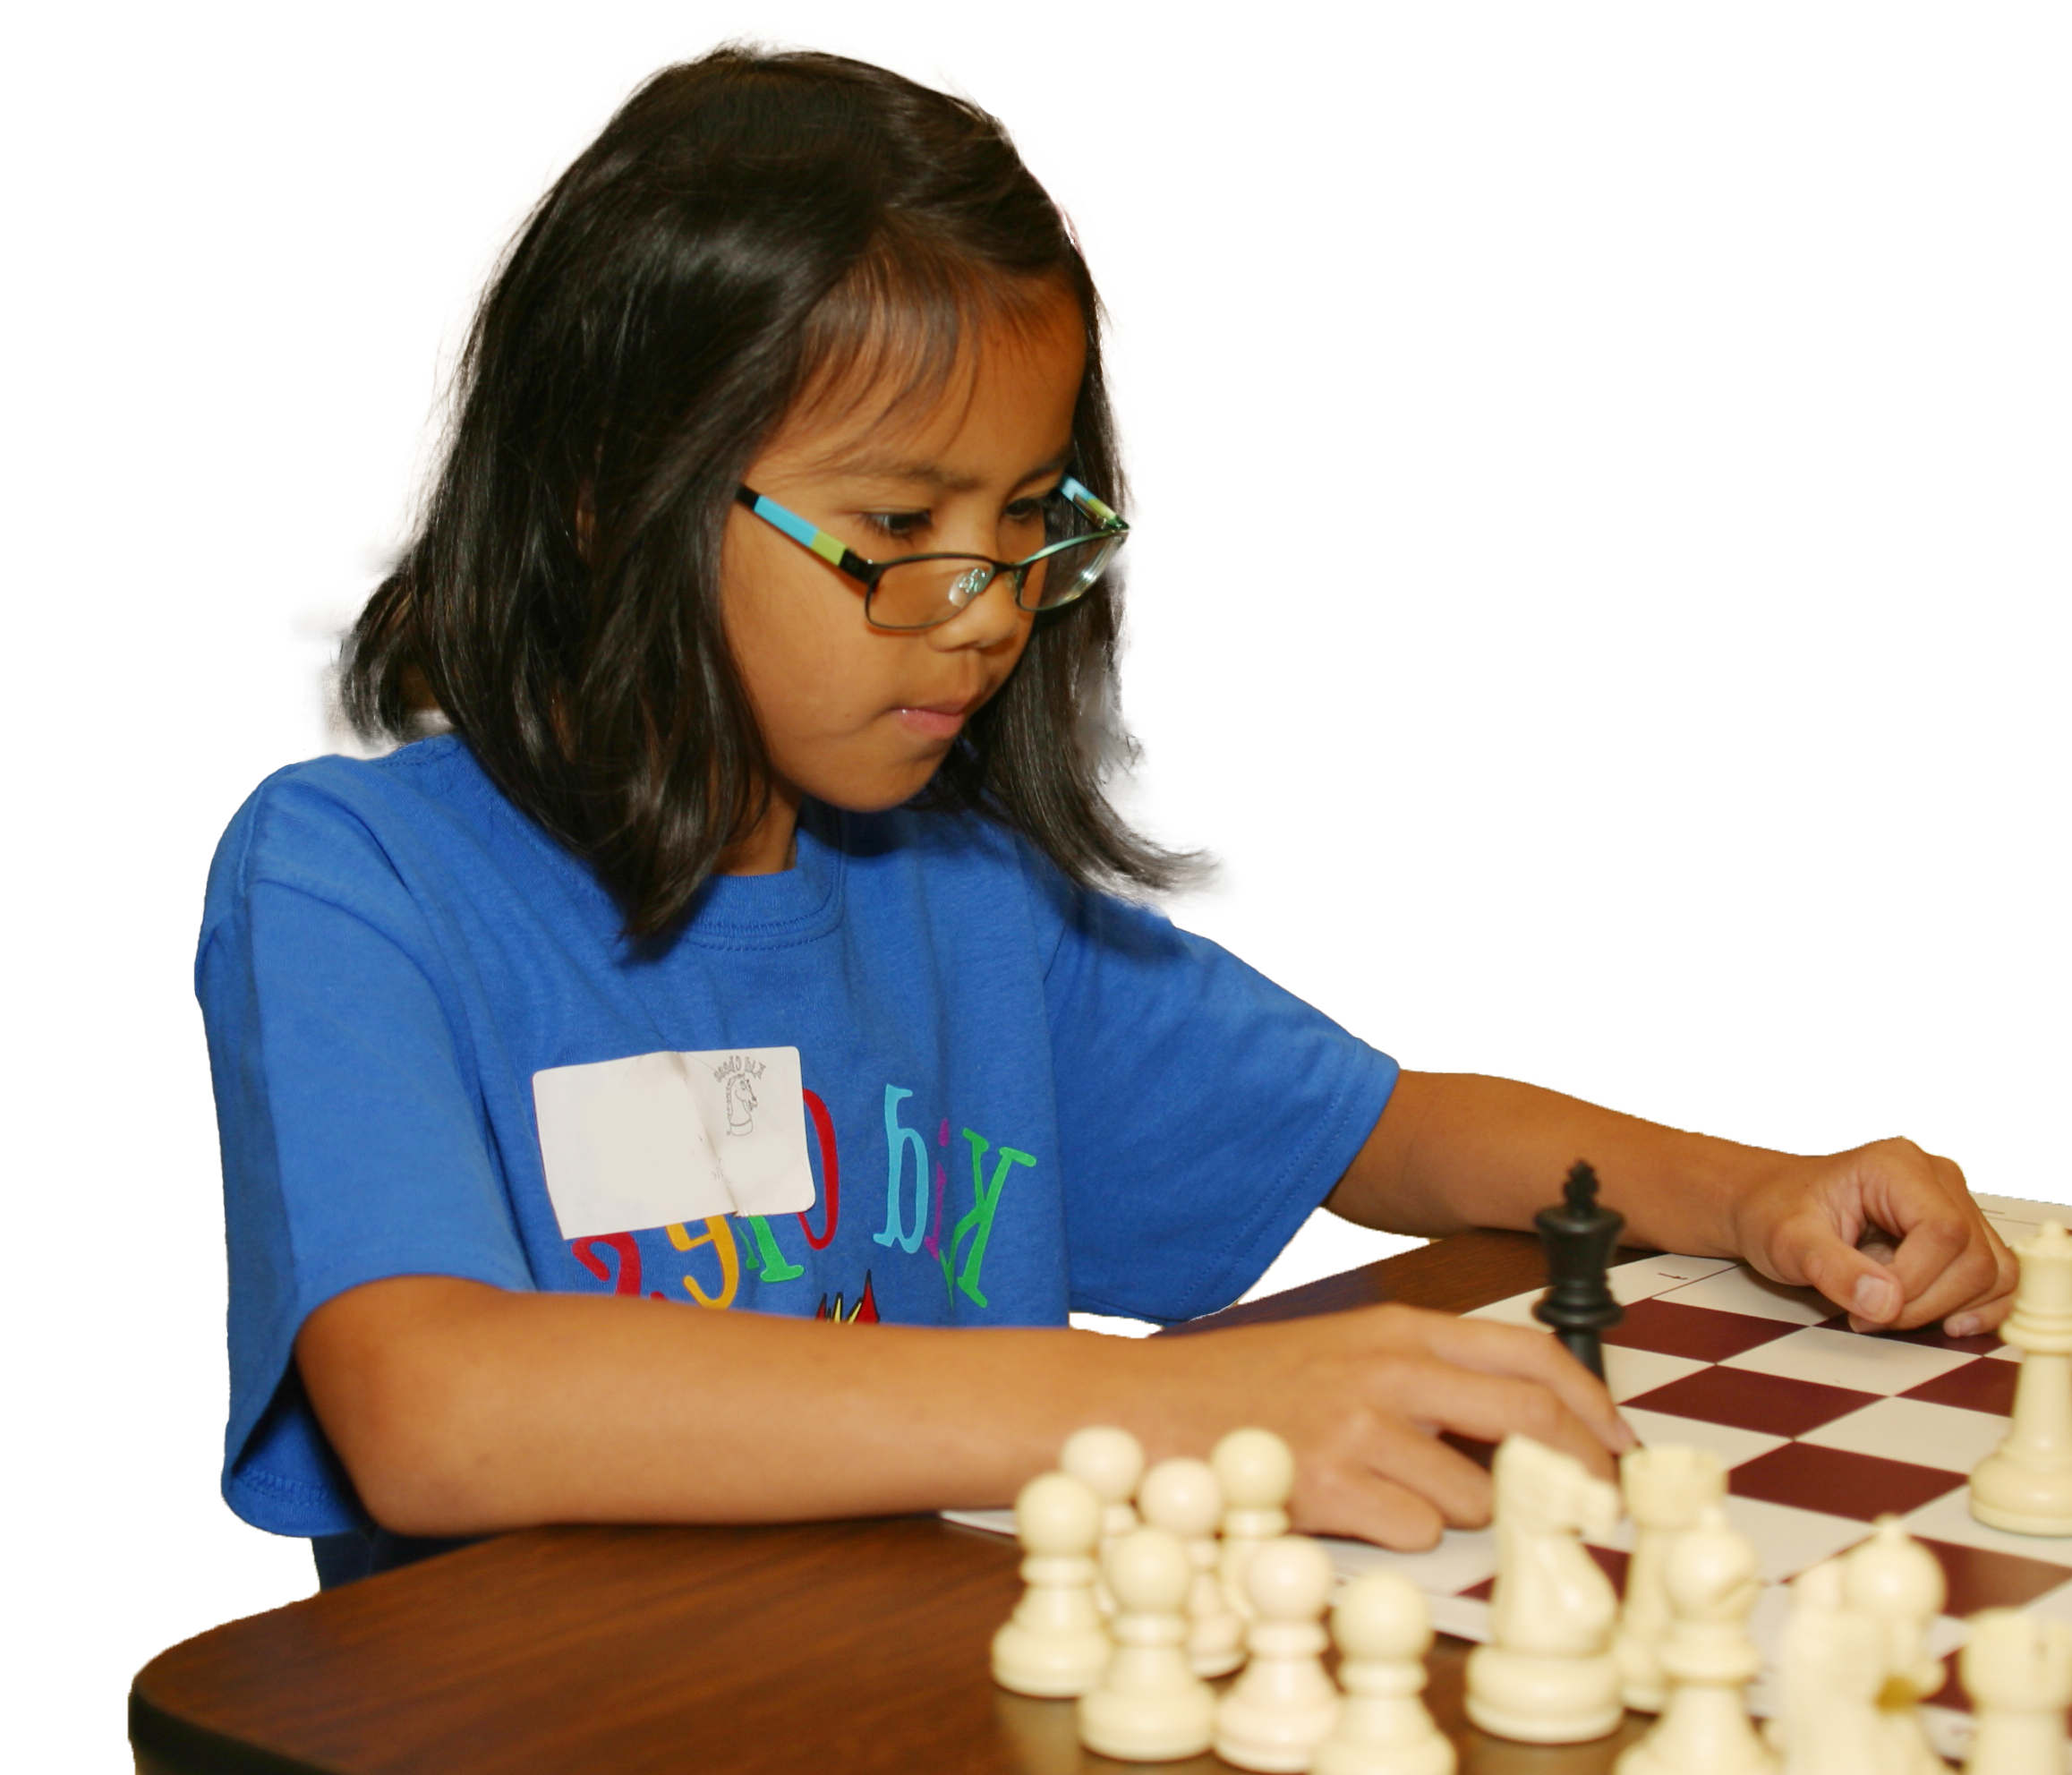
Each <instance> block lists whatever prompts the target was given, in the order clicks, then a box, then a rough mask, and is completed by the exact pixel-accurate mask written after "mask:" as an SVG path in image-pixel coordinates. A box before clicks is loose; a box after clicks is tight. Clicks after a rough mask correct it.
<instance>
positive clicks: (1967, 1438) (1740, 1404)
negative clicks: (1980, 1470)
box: [1327, 1197, 2072, 1755]
mask: <svg viewBox="0 0 2072 1775" xmlns="http://www.w3.org/2000/svg"><path fill="white" fill-rule="evenodd" d="M1979 1203H1980V1206H1981V1207H1982V1208H1983V1209H1984V1210H1985V1211H1986V1215H1987V1217H1988V1219H1989V1220H1991V1222H1992V1223H1993V1225H1995V1226H1996V1227H1997V1228H1998V1229H1999V1230H2000V1233H2001V1236H2002V1237H2004V1238H2006V1239H2008V1241H2009V1242H2014V1241H2016V1240H2020V1239H2025V1238H2026V1237H2028V1236H2029V1235H2030V1234H2031V1233H2034V1231H2035V1230H2036V1229H2037V1227H2038V1226H2039V1225H2041V1223H2042V1220H2043V1219H2044V1218H2045V1217H2046V1216H2049V1217H2053V1218H2055V1217H2061V1216H2064V1215H2065V1213H2066V1210H2063V1209H2050V1208H2045V1207H2043V1206H2042V1205H2041V1204H2037V1203H2031V1202H2019V1201H2014V1200H2010V1199H2005V1198H1996V1197H1980V1198H1979ZM1611 1282H1612V1289H1613V1293H1615V1294H1616V1296H1617V1298H1618V1299H1619V1301H1620V1302H1621V1303H1622V1304H1623V1305H1624V1308H1625V1318H1624V1321H1623V1322H1622V1323H1621V1324H1620V1325H1619V1326H1618V1327H1616V1329H1614V1330H1613V1331H1612V1332H1611V1333H1609V1334H1608V1336H1607V1338H1606V1340H1605V1377H1606V1380H1607V1383H1608V1385H1609V1386H1610V1387H1611V1392H1612V1397H1613V1398H1614V1399H1615V1400H1616V1401H1617V1402H1618V1404H1619V1409H1620V1410H1621V1411H1622V1412H1624V1415H1625V1417H1626V1420H1627V1421H1628V1422H1629V1423H1631V1424H1632V1425H1633V1429H1634V1430H1635V1431H1636V1432H1637V1433H1638V1434H1639V1436H1640V1438H1641V1441H1642V1442H1644V1443H1647V1444H1650V1446H1653V1445H1667V1444H1675V1443H1681V1444H1685V1445H1691V1446H1698V1447H1701V1448H1710V1449H1711V1450H1713V1451H1714V1452H1715V1453H1716V1454H1718V1456H1719V1458H1720V1460H1721V1461H1722V1462H1723V1463H1725V1464H1726V1467H1727V1492H1728V1497H1727V1515H1728V1517H1729V1519H1730V1520H1731V1521H1732V1522H1733V1523H1734V1525H1735V1527H1736V1528H1738V1529H1739V1530H1740V1531H1741V1532H1743V1533H1744V1534H1745V1535H1746V1536H1748V1538H1749V1539H1750V1540H1752V1542H1753V1543H1754V1545H1755V1547H1756V1549H1757V1553H1758V1556H1759V1557H1760V1559H1761V1570H1762V1574H1763V1577H1764V1578H1765V1580H1766V1581H1767V1583H1768V1585H1769V1588H1768V1589H1767V1590H1766V1592H1765V1594H1764V1596H1763V1598H1762V1600H1761V1603H1760V1604H1759V1606H1758V1608H1757V1610H1756V1614H1755V1618H1754V1621H1753V1623H1752V1625H1753V1627H1754V1630H1755V1636H1756V1638H1757V1640H1758V1642H1759V1643H1761V1644H1762V1645H1763V1646H1764V1647H1765V1650H1766V1651H1772V1650H1774V1648H1775V1646H1776V1645H1777V1643H1778V1640H1779V1637H1780V1635H1781V1634H1782V1630H1783V1627H1784V1623H1785V1618H1786V1614H1787V1613H1788V1609H1789V1600H1788V1595H1787V1593H1786V1592H1785V1591H1784V1590H1783V1589H1781V1588H1779V1586H1781V1585H1782V1584H1784V1583H1785V1582H1786V1580H1788V1579H1790V1578H1792V1577H1794V1576H1795V1575H1796V1574H1799V1573H1800V1572H1803V1571H1804V1570H1805V1569H1806V1568H1807V1567H1808V1566H1813V1565H1817V1564H1818V1563H1819V1562H1820V1561H1821V1560H1822V1559H1826V1558H1828V1557H1831V1556H1832V1555H1834V1554H1837V1553H1840V1552H1842V1551H1843V1550H1845V1549H1847V1548H1849V1547H1852V1546H1854V1545H1855V1543H1856V1542H1857V1541H1859V1540H1863V1539H1864V1538H1865V1537H1866V1536H1867V1535H1869V1533H1870V1532H1871V1524H1872V1521H1873V1519H1874V1518H1876V1517H1879V1516H1881V1515H1886V1514H1888V1513H1890V1514H1891V1515H1897V1517H1898V1518H1899V1519H1900V1522H1901V1523H1902V1524H1903V1525H1904V1526H1905V1528H1906V1531H1907V1532H1908V1533H1909V1534H1911V1535H1913V1536H1914V1538H1915V1539H1916V1540H1919V1541H1921V1542H1922V1543H1923V1545H1924V1546H1925V1547H1926V1548H1927V1549H1928V1550H1929V1551H1930V1552H1931V1553H1932V1554H1934V1555H1935V1557H1936V1558H1937V1559H1938V1560H1939V1561H1940V1563H1941V1566H1942V1569H1943V1573H1944V1575H1945V1576H1946V1577H1947V1578H1948V1583H1949V1601H1948V1614H1946V1615H1945V1616H1944V1617H1942V1619H1941V1620H1940V1621H1939V1622H1938V1623H1937V1624H1936V1636H1935V1641H1934V1644H1935V1649H1936V1651H1938V1652H1939V1653H1940V1654H1942V1655H1944V1656H1945V1657H1946V1658H1948V1662H1949V1665H1950V1668H1951V1672H1952V1674H1951V1677H1950V1680H1949V1681H1948V1683H1947V1684H1946V1685H1945V1686H1944V1689H1943V1691H1942V1692H1941V1693H1940V1694H1938V1695H1937V1696H1935V1697H1934V1702H1933V1705H1932V1707H1931V1736H1932V1737H1935V1738H1936V1739H1937V1741H1938V1746H1939V1748H1940V1749H1942V1750H1943V1751H1944V1753H1945V1754H1950V1755H1958V1754H1962V1750H1963V1746H1964V1744H1965V1738H1966V1736H1967V1728H1968V1724H1969V1721H1968V1717H1967V1715H1966V1712H1965V1709H1966V1702H1965V1698H1964V1696H1963V1694H1962V1692H1961V1690H1960V1689H1959V1688H1958V1687H1957V1682H1956V1679H1955V1675H1954V1668H1955V1655H1954V1654H1955V1651H1956V1649H1957V1646H1958V1645H1959V1644H1960V1643H1961V1642H1962V1639H1963V1628H1962V1626H1961V1623H1960V1622H1959V1621H1958V1620H1957V1618H1956V1617H1961V1616H1965V1615H1969V1614H1971V1613H1973V1612H1974V1611H1975V1610H1977V1609H1989V1608H2018V1609H2027V1610H2031V1611H2033V1612H2035V1613H2038V1614H2042V1615H2048V1616H2052V1617H2056V1618H2058V1619H2059V1620H2063V1621H2065V1622H2067V1623H2068V1624H2072V1537H2068V1538H2067V1539H2065V1540H2055V1539H2045V1538H2041V1537H2035V1536H2029V1535H2017V1534H2008V1533H2004V1532H2001V1531H2000V1530H1997V1529H1990V1528H1987V1527H1986V1526H1985V1525H1984V1524H1983V1523H1979V1522H1976V1521H1974V1519H1973V1517H1972V1515H1971V1511H1970V1507H1969V1503H1968V1498H1967V1494H1966V1480H1967V1477H1968V1475H1969V1473H1970V1472H1971V1470H1972V1468H1973V1467H1974V1466H1975V1465H1977V1464H1978V1463H1979V1462H1980V1461H1982V1460H1983V1459H1984V1458H1985V1456H1986V1455H1989V1454H1991V1452H1992V1451H1993V1449H1994V1448H1996V1447H1997V1446H1999V1445H2000V1438H2002V1437H2003V1436H2004V1435H2005V1434H2006V1433H2007V1428H2008V1412H2009V1411H2010V1410H2011V1409H2012V1406H2013V1403H2014V1394H2015V1382H2016V1379H2017V1376H2018V1374H2019V1372H2020V1363H2019V1361H2018V1358H2017V1353H2016V1352H2015V1351H2013V1350H2011V1349H2008V1348H2007V1347H2006V1346H2005V1345H2003V1344H2001V1343H2000V1339H1999V1337H1998V1336H1995V1335H1991V1334H1989V1335H1988V1336H1982V1337H1967V1338H1952V1337H1946V1336H1943V1335H1942V1334H1941V1333H1940V1332H1939V1331H1932V1330H1931V1331H1915V1332H1903V1333H1897V1334H1893V1335H1889V1336H1860V1335H1859V1334H1857V1333H1855V1332H1853V1331H1851V1330H1849V1329H1848V1327H1847V1324H1846V1320H1845V1319H1844V1318H1841V1317H1840V1316H1839V1315H1838V1314H1837V1313H1836V1312H1835V1310H1834V1309H1833V1307H1832V1306H1831V1305H1830V1304H1829V1302H1827V1301H1823V1300H1822V1299H1820V1296H1819V1295H1817V1294H1815V1293H1812V1292H1811V1291H1810V1290H1805V1289H1796V1288H1786V1287H1782V1286H1780V1285H1779V1284H1776V1283H1772V1282H1769V1281H1768V1280H1766V1279H1764V1278H1763V1277H1761V1276H1757V1275H1756V1274H1755V1273H1754V1272H1753V1271H1752V1270H1750V1269H1747V1268H1745V1267H1742V1266H1740V1265H1737V1264H1732V1263H1727V1262H1722V1261H1719V1260H1718V1259H1701V1258H1675V1257H1663V1258H1649V1259H1642V1260H1641V1261H1640V1262H1638V1263H1631V1264H1625V1265H1623V1266H1621V1267H1617V1268H1616V1269H1614V1270H1613V1271H1612V1273H1611ZM1539 1293H1540V1291H1539V1290H1537V1289H1535V1290H1533V1291H1532V1292H1531V1293H1525V1294H1519V1295H1514V1296H1513V1297H1512V1298H1511V1299H1510V1300H1507V1301H1497V1302H1496V1303H1495V1304H1494V1305H1492V1306H1488V1307H1484V1308H1482V1309H1480V1310H1479V1311H1477V1312H1475V1313H1473V1314H1471V1315H1470V1317H1471V1318H1489V1319H1496V1320H1498V1321H1501V1322H1505V1323H1510V1324H1516V1325H1526V1326H1531V1325H1533V1324H1535V1323H1536V1321H1535V1320H1534V1319H1533V1318H1532V1315H1531V1310H1532V1306H1533V1303H1534V1302H1535V1301H1537V1300H1538V1299H1539ZM1632 1534H1633V1529H1632V1525H1631V1523H1625V1524H1623V1525H1622V1526H1621V1529H1620V1532H1619V1534H1618V1535H1617V1536H1616V1537H1615V1538H1614V1539H1613V1540H1612V1541H1610V1542H1609V1543H1608V1544H1607V1545H1605V1546H1602V1547H1593V1548H1592V1549H1591V1552H1592V1554H1593V1556H1594V1557H1596V1558H1597V1559H1598V1561H1599V1564H1600V1565H1601V1566H1604V1568H1605V1570H1606V1572H1607V1574H1609V1575H1610V1577H1611V1578H1612V1581H1613V1583H1615V1584H1618V1583H1621V1582H1622V1581H1623V1579H1624V1571H1625V1564H1626V1555H1627V1549H1630V1548H1631V1546H1632V1544H1633V1543H1632ZM1327 1544H1328V1545H1329V1547H1330V1548H1331V1550H1332V1553H1333V1556H1334V1561H1335V1563H1336V1564H1337V1566H1338V1568H1339V1570H1340V1571H1341V1573H1343V1574H1351V1573H1354V1572H1360V1571H1369V1570H1373V1569H1376V1568H1377V1567H1386V1568H1388V1569H1391V1570H1394V1571H1398V1572H1400V1573H1402V1574H1403V1575H1404V1576H1406V1577H1408V1578H1410V1579H1411V1581H1412V1582H1413V1583H1416V1584H1417V1585H1418V1586H1419V1587H1420V1589H1421V1590H1423V1591H1424V1592H1425V1593H1426V1595H1427V1596H1428V1597H1429V1598H1430V1599H1431V1600H1432V1613H1433V1621H1434V1625H1435V1626H1437V1627H1439V1628H1440V1629H1441V1631H1443V1632H1446V1633H1452V1634H1459V1635H1461V1636H1462V1637H1463V1638H1468V1639H1476V1640H1481V1639H1487V1638H1488V1596H1489V1593H1490V1591H1491V1589H1492V1588H1493V1584H1494V1580H1495V1576H1496V1541H1495V1535H1494V1532H1492V1531H1488V1530H1482V1531H1479V1532H1449V1533H1448V1534H1447V1535H1446V1536H1445V1539H1444V1540H1442V1542H1441V1543H1440V1545H1439V1546H1438V1547H1437V1549H1434V1550H1433V1551H1431V1552H1429V1553H1419V1554H1402V1553H1391V1552H1388V1551H1386V1549H1380V1548H1376V1547H1369V1546H1368V1545H1366V1544H1365V1543H1363V1542H1359V1541H1343V1540H1333V1541H1330V1542H1329V1543H1327ZM1775 1699H1776V1688H1775V1681H1774V1676H1773V1674H1772V1673H1770V1672H1767V1671H1766V1673H1765V1676H1764V1677H1763V1678H1762V1679H1761V1681H1759V1682H1758V1684H1757V1685H1756V1687H1755V1689H1754V1691H1753V1692H1752V1704H1753V1706H1754V1708H1755V1711H1757V1712H1759V1713H1768V1712H1770V1711H1774V1705H1775Z"/></svg>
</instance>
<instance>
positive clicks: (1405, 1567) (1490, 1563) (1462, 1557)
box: [1319, 1529, 1496, 1596]
mask: <svg viewBox="0 0 2072 1775" xmlns="http://www.w3.org/2000/svg"><path fill="white" fill-rule="evenodd" d="M1319 1540H1320V1541H1321V1542H1322V1545H1323V1548H1324V1550H1325V1551H1326V1553H1328V1554H1329V1555H1330V1556H1331V1564H1332V1566H1334V1568H1335V1569H1336V1571H1337V1573H1338V1574H1339V1575H1340V1576H1341V1577H1357V1576H1358V1575H1359V1574H1360V1573H1362V1572H1394V1574H1396V1575H1397V1576H1398V1577H1402V1578H1407V1579H1408V1580H1409V1581H1410V1582H1411V1583H1413V1584H1415V1585H1416V1586H1417V1587H1418V1588H1419V1589H1420V1590H1421V1591H1422V1592H1424V1593H1425V1594H1426V1595H1427V1596H1456V1595H1458V1594H1459V1593H1460V1592H1462V1591H1464V1590H1471V1589H1473V1588H1474V1587H1475V1585H1477V1584H1479V1583H1481V1582H1482V1580H1483V1579H1484V1578H1492V1577H1495V1576H1496V1530H1494V1529H1448V1530H1447V1531H1446V1532H1445V1533H1444V1534H1442V1535H1441V1536H1440V1537H1439V1544H1438V1545H1437V1547H1435V1548H1433V1549H1430V1550H1429V1551H1428V1552H1425V1553H1398V1552H1396V1551H1394V1549H1391V1548H1386V1547H1376V1546H1373V1545H1372V1544H1371V1543H1369V1542H1368V1541H1364V1540H1343V1539H1341V1538H1340V1537H1338V1536H1336V1535H1323V1536H1320V1537H1319Z"/></svg>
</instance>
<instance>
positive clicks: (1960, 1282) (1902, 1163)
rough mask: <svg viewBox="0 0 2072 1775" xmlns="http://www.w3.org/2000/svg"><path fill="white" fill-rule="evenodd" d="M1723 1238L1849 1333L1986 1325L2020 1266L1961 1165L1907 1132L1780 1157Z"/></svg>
mask: <svg viewBox="0 0 2072 1775" xmlns="http://www.w3.org/2000/svg"><path fill="white" fill-rule="evenodd" d="M1733 1221H1734V1225H1733V1233H1732V1243H1733V1246H1734V1249H1735V1250H1738V1251H1740V1253H1741V1254H1742V1256H1743V1257H1744V1258H1745V1259H1747V1261H1748V1262H1750V1263H1751V1264H1752V1265H1754V1266H1755V1267H1756V1268H1757V1269H1759V1270H1761V1272H1762V1273H1763V1274H1764V1275H1765V1276H1769V1277H1771V1278H1772V1279H1773V1280H1775V1281H1778V1282H1785V1283H1791V1284H1796V1285H1802V1286H1811V1287H1814V1288H1817V1289H1819V1290H1820V1293H1823V1294H1825V1295H1826V1296H1827V1297H1828V1299H1829V1300H1830V1301H1834V1302H1835V1304H1836V1305H1837V1306H1838V1307H1840V1308H1841V1309H1842V1310H1844V1311H1845V1312H1846V1313H1847V1314H1848V1315H1849V1323H1850V1324H1851V1325H1852V1326H1853V1327H1855V1329H1856V1330H1858V1331H1881V1330H1911V1329H1912V1328H1913V1327H1915V1326H1921V1325H1931V1324H1933V1323H1934V1322H1935V1321H1936V1320H1938V1319H1940V1320H1941V1321H1942V1328H1943V1329H1944V1330H1945V1331H1946V1332H1948V1334H1949V1335H1950V1336H1952V1337H1968V1336H1972V1335H1974V1333H1977V1332H1982V1331H1990V1330H1991V1329H1992V1328H1993V1327H1995V1326H1997V1325H1999V1324H2000V1321H2001V1320H2002V1319H2003V1318H2006V1317H2007V1315H2008V1309H2009V1307H2011V1306H2012V1305H2013V1303H2014V1301H2013V1297H2014V1291H2015V1284H2016V1283H2017V1281H2019V1280H2020V1271H2019V1269H2018V1267H2017V1265H2016V1262H2015V1259H2014V1256H2013V1254H2012V1253H2011V1252H2010V1251H2009V1250H2008V1248H2007V1246H2006V1245H2004V1244H2003V1243H2002V1242H2000V1235H1999V1234H1998V1233H1995V1232H1994V1231H1993V1230H1992V1228H1991V1227H1990V1226H1988V1225H1986V1223H1985V1217H1984V1216H1982V1214H1980V1212H1979V1209H1978V1204H1977V1203H1976V1202H1974V1201H1973V1200H1972V1199H1971V1196H1970V1193H1969V1192H1968V1191H1967V1190H1965V1182H1964V1173H1963V1172H1961V1171H1960V1170H1958V1169H1957V1165H1955V1164H1954V1163H1952V1162H1951V1161H1950V1160H1948V1159H1946V1158H1938V1157H1937V1156H1935V1155H1934V1154H1933V1153H1925V1152H1923V1151H1922V1149H1921V1148H1919V1147H1917V1146H1915V1145H1914V1142H1913V1141H1911V1140H1876V1141H1873V1142H1872V1144H1871V1145H1869V1146H1867V1147H1858V1148H1855V1151H1853V1152H1846V1153H1836V1154H1833V1155H1831V1156H1828V1157H1824V1158H1791V1159H1784V1160H1781V1161H1780V1163H1779V1164H1778V1165H1777V1166H1776V1167H1775V1168H1774V1169H1772V1170H1770V1171H1769V1173H1767V1174H1766V1175H1765V1176H1763V1177H1762V1178H1761V1180H1760V1181H1758V1182H1756V1183H1755V1184H1754V1185H1753V1186H1752V1187H1751V1188H1748V1189H1746V1190H1743V1191H1742V1192H1741V1193H1740V1194H1739V1195H1737V1196H1736V1197H1735V1201H1734V1206H1733Z"/></svg>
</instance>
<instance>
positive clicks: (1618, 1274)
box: [1605, 1256, 1734, 1307]
mask: <svg viewBox="0 0 2072 1775" xmlns="http://www.w3.org/2000/svg"><path fill="white" fill-rule="evenodd" d="M1733 1267H1734V1259H1732V1258H1679V1257H1671V1256H1663V1257H1658V1258H1641V1259H1639V1260H1638V1261H1637V1262H1634V1263H1630V1264H1615V1265H1614V1266H1613V1267H1612V1268H1611V1269H1609V1270H1608V1271H1607V1272H1606V1276H1605V1280H1606V1281H1607V1282H1608V1283H1610V1284H1611V1290H1612V1298H1613V1299H1614V1300H1615V1301H1617V1302H1618V1303H1619V1304H1620V1305H1621V1306H1622V1307H1630V1306H1632V1305H1633V1302H1634V1301H1651V1300H1653V1299H1654V1298H1655V1296H1656V1295H1658V1294H1666V1293H1668V1292H1669V1290H1670V1289H1672V1288H1681V1287H1683V1286H1684V1284H1686V1283H1690V1282H1702V1281H1703V1280H1704V1279H1705V1278H1706V1277H1707V1276H1718V1274H1719V1272H1720V1271H1721V1270H1723V1269H1732V1268H1733Z"/></svg>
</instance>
